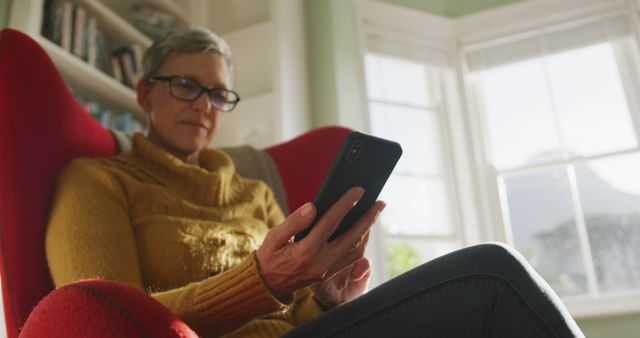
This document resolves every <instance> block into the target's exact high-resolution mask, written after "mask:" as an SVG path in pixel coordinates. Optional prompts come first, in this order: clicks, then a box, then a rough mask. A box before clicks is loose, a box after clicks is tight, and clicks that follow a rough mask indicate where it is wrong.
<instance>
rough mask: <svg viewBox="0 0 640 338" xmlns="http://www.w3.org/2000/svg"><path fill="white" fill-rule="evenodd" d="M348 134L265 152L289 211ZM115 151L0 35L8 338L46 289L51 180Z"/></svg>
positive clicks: (54, 82)
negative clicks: (82, 160) (79, 161)
mask: <svg viewBox="0 0 640 338" xmlns="http://www.w3.org/2000/svg"><path fill="white" fill-rule="evenodd" d="M349 132H350V130H349V129H346V128H342V127H325V128H318V129H314V130H312V131H310V132H307V133H305V134H303V135H301V136H299V137H297V138H295V139H293V140H290V141H287V142H284V143H280V144H277V145H274V146H272V147H269V148H267V149H265V150H266V151H267V153H268V154H269V155H270V156H271V158H272V159H273V160H274V162H275V164H276V166H277V167H278V170H279V172H280V176H281V177H282V181H283V184H284V189H285V192H286V194H287V198H288V204H289V209H290V210H292V211H293V210H295V209H297V208H298V207H299V206H300V205H302V204H303V203H305V202H308V201H311V200H312V199H313V196H314V195H315V193H316V192H317V190H318V189H319V188H320V185H321V184H322V180H323V179H324V176H325V174H326V172H327V171H328V170H329V168H330V166H331V164H332V163H333V160H334V158H335V155H336V153H337V151H338V149H339V148H340V145H341V144H342V141H343V140H344V139H345V138H346V136H347V134H348V133H349ZM117 152H118V147H117V143H116V141H115V139H114V138H113V136H112V135H111V133H110V132H109V131H108V130H106V129H104V128H103V127H102V126H100V125H99V124H98V123H97V122H96V121H95V120H94V119H93V118H92V117H91V116H90V115H89V114H88V113H86V112H85V111H84V110H83V109H82V107H81V106H80V105H79V104H78V103H77V101H76V99H75V98H74V97H73V95H72V94H71V92H70V91H69V89H68V87H67V85H66V84H65V83H64V81H63V80H62V78H61V76H60V74H59V72H58V70H57V69H56V67H55V66H54V64H53V63H52V62H51V60H50V59H49V57H48V55H47V54H46V52H45V51H44V50H43V49H42V48H41V47H40V46H39V45H38V44H37V43H36V42H35V41H34V40H33V39H31V38H30V37H29V36H27V35H25V34H23V33H21V32H18V31H15V30H12V29H3V30H1V31H0V259H1V260H0V278H1V279H2V293H3V294H2V296H3V302H4V313H5V323H6V327H7V334H8V336H9V337H11V338H14V337H17V336H18V333H19V329H20V328H21V327H22V326H23V324H24V322H25V321H26V319H27V317H28V316H29V313H30V312H31V310H32V309H33V307H34V306H35V305H36V304H37V303H38V301H39V300H40V299H42V298H43V297H44V296H45V295H47V294H48V293H49V292H50V291H51V290H52V289H53V286H52V282H51V278H50V275H49V271H48V268H47V263H46V258H45V252H44V234H45V227H46V222H47V219H48V215H49V211H50V210H49V209H50V206H51V199H52V196H53V192H54V189H55V182H56V178H57V176H58V174H59V173H60V172H61V171H62V169H63V168H65V167H66V166H67V165H68V164H69V162H71V160H72V159H74V158H76V157H95V156H110V155H115V154H117Z"/></svg>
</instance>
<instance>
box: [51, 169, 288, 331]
mask: <svg viewBox="0 0 640 338" xmlns="http://www.w3.org/2000/svg"><path fill="white" fill-rule="evenodd" d="M45 245H46V254H47V260H48V264H49V268H50V271H51V275H52V278H53V281H54V283H55V285H56V286H61V285H64V284H68V283H71V282H74V281H77V280H80V279H86V278H102V279H108V280H115V281H119V282H123V283H126V284H129V285H131V286H133V287H136V288H139V289H144V283H143V279H142V276H141V270H140V263H139V260H138V254H137V248H136V241H135V237H134V233H133V229H132V226H131V223H130V220H129V214H128V207H127V197H126V192H125V189H124V187H123V185H122V184H121V183H120V182H119V181H118V179H116V178H115V177H114V175H113V174H111V173H110V172H109V171H108V170H105V169H104V168H102V167H100V166H99V165H96V164H95V162H93V160H76V161H74V162H73V163H72V165H71V166H70V167H69V168H67V169H66V170H65V171H64V172H63V174H62V175H61V177H60V179H59V182H58V189H57V193H56V196H55V198H54V203H53V206H52V212H51V216H50V220H49V224H48V228H47V233H46V239H45ZM151 296H152V297H154V298H155V299H157V300H158V301H160V302H161V303H162V304H164V305H165V306H166V307H168V308H169V309H170V310H171V311H173V312H174V313H175V314H176V315H178V316H179V317H180V318H182V319H183V320H184V321H185V322H186V323H187V324H188V325H189V326H191V327H192V328H193V329H194V330H196V331H198V332H206V333H207V335H214V336H216V335H220V334H223V333H225V332H228V331H231V330H234V329H237V328H238V327H240V326H242V325H243V324H244V323H246V322H248V321H250V320H252V319H254V318H256V317H258V316H261V315H264V314H267V313H270V312H273V311H275V310H278V309H280V308H282V307H283V306H284V304H281V303H280V302H278V301H277V300H276V299H275V298H274V297H273V296H272V294H271V293H270V292H269V290H268V289H267V287H266V286H265V284H264V282H263V281H262V278H261V277H260V274H259V272H258V268H257V264H256V261H255V258H254V255H250V256H249V257H248V258H247V259H245V260H244V261H243V262H242V263H240V264H239V265H237V266H235V267H233V268H231V269H229V270H227V271H225V272H223V273H220V274H218V275H216V276H214V277H210V278H207V279H205V280H202V281H200V282H195V283H191V284H188V285H186V286H184V287H182V288H178V289H173V290H168V291H166V292H162V293H153V294H151Z"/></svg>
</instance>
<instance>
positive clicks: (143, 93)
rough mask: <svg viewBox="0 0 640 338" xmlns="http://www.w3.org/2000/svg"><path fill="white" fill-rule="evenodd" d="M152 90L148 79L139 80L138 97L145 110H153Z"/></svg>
mask: <svg viewBox="0 0 640 338" xmlns="http://www.w3.org/2000/svg"><path fill="white" fill-rule="evenodd" d="M150 91H151V87H150V86H149V83H148V82H147V81H144V80H141V81H139V82H138V85H137V86H136V97H137V99H138V104H139V105H140V107H142V110H144V111H145V112H150V111H151V99H150V98H149V92H150Z"/></svg>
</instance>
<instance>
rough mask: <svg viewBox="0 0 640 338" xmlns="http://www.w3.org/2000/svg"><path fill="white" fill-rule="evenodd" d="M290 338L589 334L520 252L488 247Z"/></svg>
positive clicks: (435, 265) (411, 277)
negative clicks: (577, 323)
mask: <svg viewBox="0 0 640 338" xmlns="http://www.w3.org/2000/svg"><path fill="white" fill-rule="evenodd" d="M284 337H286V338H312V337H390V338H391V337H429V338H435V337H447V338H457V337H499V338H508V337H518V338H521V337H532V338H533V337H535V338H544V337H584V335H583V334H582V332H580V330H579V329H578V326H577V325H576V323H575V321H574V320H573V319H572V318H571V317H570V316H569V314H568V313H567V312H566V309H565V308H564V306H563V305H562V304H561V303H560V300H559V299H558V297H557V296H556V295H555V293H554V292H553V291H552V290H551V288H550V287H549V286H548V284H547V283H546V282H544V281H543V280H542V278H540V276H539V275H538V274H537V273H535V272H534V271H533V269H532V268H531V267H530V266H529V265H528V264H527V263H526V262H525V260H524V258H522V256H521V255H520V254H518V253H517V252H516V251H515V250H513V249H511V248H509V247H506V246H503V245H499V244H481V245H476V246H472V247H469V248H466V249H462V250H458V251H456V252H453V253H450V254H448V255H445V256H442V257H440V258H437V259H435V260H433V261H430V262H428V263H425V264H423V265H422V266H420V267H418V268H416V269H413V270H411V271H409V272H407V273H405V274H403V275H401V276H398V277H396V278H394V279H393V280H390V281H388V282H386V283H384V284H382V285H380V286H379V287H377V288H375V289H372V290H371V291H369V292H368V293H366V294H364V295H363V296H361V297H359V298H358V299H355V300H353V301H351V302H348V303H346V304H343V305H341V306H338V307H336V308H335V309H333V310H331V311H329V312H327V313H326V314H324V315H322V316H320V317H318V318H316V319H314V320H312V321H309V322H307V323H305V324H303V325H301V326H300V327H298V328H296V329H295V330H293V331H291V332H289V333H288V334H286V335H285V336H284Z"/></svg>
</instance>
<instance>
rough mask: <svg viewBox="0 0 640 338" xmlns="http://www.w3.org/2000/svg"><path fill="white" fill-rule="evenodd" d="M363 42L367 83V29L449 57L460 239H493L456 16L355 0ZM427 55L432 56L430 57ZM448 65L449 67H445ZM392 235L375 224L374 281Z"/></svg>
mask: <svg viewBox="0 0 640 338" xmlns="http://www.w3.org/2000/svg"><path fill="white" fill-rule="evenodd" d="M354 5H355V7H356V8H355V11H354V12H355V13H356V24H357V27H356V29H357V32H358V43H359V46H358V47H359V48H358V49H359V52H360V58H359V60H361V62H363V64H362V65H361V69H362V70H363V71H362V72H361V73H362V79H361V80H362V83H365V76H364V59H365V55H366V54H367V52H368V51H369V48H368V47H367V46H366V39H367V38H366V34H379V35H383V36H384V37H385V38H386V39H389V40H393V41H398V42H402V43H407V44H410V45H414V46H420V47H424V48H425V49H426V50H429V52H428V53H429V54H431V55H433V58H434V59H438V60H439V61H438V62H441V63H443V68H442V69H441V70H439V71H438V72H439V74H438V75H439V76H440V77H441V82H440V83H439V84H438V87H439V90H440V91H441V92H442V93H443V96H444V101H443V102H442V105H443V106H442V107H441V108H440V109H439V111H440V113H441V115H440V116H439V117H441V118H440V119H439V120H440V125H441V130H442V136H441V138H442V141H443V147H444V148H446V149H447V150H449V151H448V152H447V151H445V153H444V154H443V155H444V156H446V157H448V158H445V160H444V162H445V170H446V172H448V173H445V175H447V176H448V177H446V178H445V179H446V180H447V181H448V183H449V184H450V186H452V187H453V189H452V190H453V191H450V193H451V194H452V195H453V196H450V199H451V202H450V205H451V206H452V209H453V210H454V211H453V213H454V214H453V215H452V221H453V222H454V231H455V235H454V236H456V237H458V238H457V239H458V240H459V242H460V243H461V244H462V245H463V246H466V245H470V244H474V243H478V242H481V241H486V240H489V237H488V236H485V235H484V233H483V232H482V231H480V230H479V229H480V228H481V226H480V224H479V223H478V219H479V217H478V214H477V212H478V210H479V208H478V205H477V204H476V200H477V199H476V196H477V195H476V192H477V188H476V187H475V180H474V179H473V174H472V165H473V163H472V162H471V161H470V156H468V154H469V151H470V150H469V149H470V148H469V140H468V138H467V135H468V133H467V126H466V123H465V118H464V114H463V110H462V106H461V99H462V97H460V95H459V93H460V90H459V88H460V86H459V78H458V74H459V70H458V68H457V67H458V65H459V62H458V58H457V53H456V49H455V44H454V42H455V39H454V30H453V28H454V27H453V21H452V20H451V19H448V18H443V17H439V16H435V15H431V14H428V13H421V12H417V11H413V10H409V9H406V8H403V7H400V6H395V5H389V4H386V3H382V2H377V1H366V0H354ZM425 61H427V60H425ZM444 64H446V65H448V68H445V67H444ZM362 102H367V105H366V111H365V113H366V116H365V117H364V118H363V120H364V121H367V125H370V124H369V123H368V122H369V114H368V103H369V98H368V96H367V94H366V91H364V92H363V97H362ZM385 236H387V235H385V234H383V233H382V231H376V228H375V227H374V230H373V235H372V240H370V244H369V248H368V252H367V256H369V258H370V259H371V260H372V261H373V266H375V267H376V269H374V275H373V278H372V283H371V284H372V286H375V285H377V284H379V283H381V282H383V281H384V279H385V277H386V276H385V271H386V265H387V262H386V253H385V250H384V246H383V244H382V243H383V241H384V238H383V237H385ZM401 237H402V235H388V237H386V238H389V239H396V238H401ZM421 239H423V240H425V241H430V240H434V241H437V240H438V238H437V236H433V238H431V236H424V237H422V236H421Z"/></svg>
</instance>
